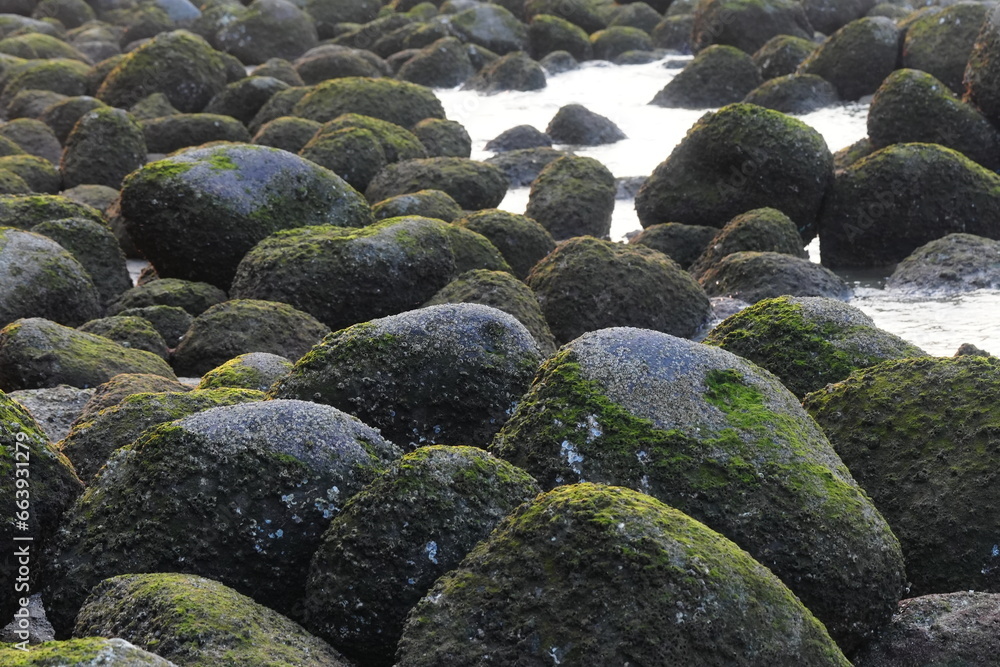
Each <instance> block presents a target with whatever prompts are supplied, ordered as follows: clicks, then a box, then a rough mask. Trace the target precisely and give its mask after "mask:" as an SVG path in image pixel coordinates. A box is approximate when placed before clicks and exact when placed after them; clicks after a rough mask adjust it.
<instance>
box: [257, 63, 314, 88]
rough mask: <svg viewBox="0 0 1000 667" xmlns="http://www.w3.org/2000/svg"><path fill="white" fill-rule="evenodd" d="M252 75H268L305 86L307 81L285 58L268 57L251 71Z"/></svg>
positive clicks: (295, 84) (291, 83)
mask: <svg viewBox="0 0 1000 667" xmlns="http://www.w3.org/2000/svg"><path fill="white" fill-rule="evenodd" d="M250 76H251V77H254V76H261V77H263V76H268V77H271V78H272V79H277V80H278V81H284V82H285V83H287V84H288V85H289V86H304V85H305V81H303V80H302V77H301V76H299V73H298V72H297V71H295V66H294V65H293V64H292V63H290V62H289V61H288V60H286V59H285V58H268V59H267V60H266V61H264V62H263V63H262V64H260V65H257V66H256V67H254V68H253V70H252V71H251V72H250Z"/></svg>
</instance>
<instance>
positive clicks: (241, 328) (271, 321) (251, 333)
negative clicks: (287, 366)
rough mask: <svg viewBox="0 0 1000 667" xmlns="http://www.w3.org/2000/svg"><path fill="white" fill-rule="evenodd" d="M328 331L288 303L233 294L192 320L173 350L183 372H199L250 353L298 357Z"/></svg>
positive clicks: (194, 374) (197, 374) (177, 367)
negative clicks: (239, 296)
mask: <svg viewBox="0 0 1000 667" xmlns="http://www.w3.org/2000/svg"><path fill="white" fill-rule="evenodd" d="M328 333H330V330H329V329H328V328H326V327H325V326H323V325H322V324H320V323H319V322H317V321H316V319H315V318H313V317H312V316H311V315H309V314H307V313H303V312H302V311H300V310H296V309H295V308H292V307H291V306H289V305H288V304H285V303H275V302H273V301H257V300H253V299H235V300H233V301H226V302H224V303H220V304H216V305H214V306H212V307H211V308H209V309H208V310H206V311H205V312H204V313H202V314H201V315H199V316H198V317H196V318H195V319H194V322H193V323H192V324H191V328H190V329H188V331H187V333H186V334H184V338H183V339H182V340H181V343H180V345H178V346H177V349H176V350H174V354H173V361H172V363H173V366H174V369H175V370H176V372H178V373H180V374H181V375H182V376H188V377H200V376H202V375H203V374H205V373H207V372H208V371H210V370H212V369H213V368H215V367H216V366H219V365H220V364H223V363H225V362H226V361H229V360H230V359H232V358H233V357H236V356H238V355H241V354H245V353H248V352H270V353H271V354H277V355H280V356H282V357H287V358H289V359H298V358H299V357H301V356H302V355H303V354H305V353H306V352H308V351H309V350H310V349H311V348H312V346H313V345H315V344H316V343H318V342H319V341H320V339H321V338H323V336H325V335H326V334H328Z"/></svg>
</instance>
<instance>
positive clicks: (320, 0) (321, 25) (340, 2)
mask: <svg viewBox="0 0 1000 667" xmlns="http://www.w3.org/2000/svg"><path fill="white" fill-rule="evenodd" d="M303 7H304V9H305V10H306V11H307V12H308V13H309V15H310V16H311V17H313V20H314V21H315V22H316V31H317V32H318V33H319V35H320V37H321V38H323V39H328V38H330V37H334V36H336V34H337V30H336V26H337V24H339V23H355V24H368V23H369V22H371V21H374V20H375V19H377V18H378V15H379V10H380V9H382V0H306V2H305V3H304V5H303Z"/></svg>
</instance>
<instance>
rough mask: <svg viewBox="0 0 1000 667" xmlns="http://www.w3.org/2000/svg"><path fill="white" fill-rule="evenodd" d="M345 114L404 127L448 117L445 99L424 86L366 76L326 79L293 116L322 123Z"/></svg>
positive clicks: (301, 103)
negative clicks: (379, 119) (445, 113)
mask: <svg viewBox="0 0 1000 667" xmlns="http://www.w3.org/2000/svg"><path fill="white" fill-rule="evenodd" d="M345 113H356V114H361V115H364V116H373V117H375V118H381V119H382V120H387V121H389V122H390V123H395V124H396V125H400V126H402V127H412V126H414V125H416V124H417V123H419V122H420V121H422V120H423V119H424V118H444V117H445V115H444V107H442V106H441V101H440V100H438V98H437V97H436V96H435V95H434V93H433V91H431V90H429V89H427V88H424V87H423V86H418V85H416V84H414V83H409V82H406V81H394V80H392V79H371V78H364V77H344V78H340V79H331V80H329V81H324V82H323V83H320V84H318V85H316V86H314V87H313V88H311V89H310V90H309V91H308V92H307V93H306V94H305V95H304V96H303V97H302V99H300V100H299V101H298V102H297V103H296V104H295V106H294V108H293V115H295V116H301V117H302V118H307V119H309V120H315V121H319V122H320V123H325V122H326V121H328V120H333V119H334V118H336V117H337V116H340V115H343V114H345ZM282 115H285V114H282Z"/></svg>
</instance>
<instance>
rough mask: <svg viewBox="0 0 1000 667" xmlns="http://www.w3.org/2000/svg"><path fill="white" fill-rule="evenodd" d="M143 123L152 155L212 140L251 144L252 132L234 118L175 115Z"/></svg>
mask: <svg viewBox="0 0 1000 667" xmlns="http://www.w3.org/2000/svg"><path fill="white" fill-rule="evenodd" d="M141 124H142V133H143V136H144V137H145V139H146V150H148V151H149V152H150V153H173V152H174V151H179V150H180V149H182V148H188V147H191V146H201V145H202V144H207V143H208V142H210V141H233V142H242V143H248V142H249V141H250V133H249V132H247V129H246V128H245V127H244V126H243V123H241V122H240V121H238V120H236V119H235V118H233V117H231V116H220V115H219V114H214V113H179V114H172V115H169V116H159V117H157V118H150V119H148V120H144V121H142V123H141Z"/></svg>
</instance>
